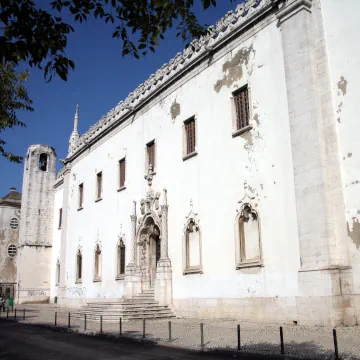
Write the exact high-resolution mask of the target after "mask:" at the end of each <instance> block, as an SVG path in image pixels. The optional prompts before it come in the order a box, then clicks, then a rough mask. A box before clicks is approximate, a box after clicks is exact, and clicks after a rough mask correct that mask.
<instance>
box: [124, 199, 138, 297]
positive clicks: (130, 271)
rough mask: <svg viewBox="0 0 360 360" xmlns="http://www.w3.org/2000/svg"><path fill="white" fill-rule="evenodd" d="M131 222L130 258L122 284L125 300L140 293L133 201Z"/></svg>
mask: <svg viewBox="0 0 360 360" xmlns="http://www.w3.org/2000/svg"><path fill="white" fill-rule="evenodd" d="M130 220H131V249H130V250H131V253H130V255H131V257H130V262H129V263H128V265H127V266H126V269H125V283H124V296H125V297H126V298H130V299H131V298H132V297H134V296H135V295H137V294H138V293H139V292H141V276H140V278H139V274H138V271H137V266H136V235H137V234H136V220H137V216H136V202H135V201H134V209H133V213H132V215H130Z"/></svg>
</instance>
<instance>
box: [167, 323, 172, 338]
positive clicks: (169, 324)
mask: <svg viewBox="0 0 360 360" xmlns="http://www.w3.org/2000/svg"><path fill="white" fill-rule="evenodd" d="M168 326H169V342H171V341H172V337H171V321H169V322H168Z"/></svg>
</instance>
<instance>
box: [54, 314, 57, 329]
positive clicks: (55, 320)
mask: <svg viewBox="0 0 360 360" xmlns="http://www.w3.org/2000/svg"><path fill="white" fill-rule="evenodd" d="M54 323H55V326H56V325H57V312H56V311H55V321H54Z"/></svg>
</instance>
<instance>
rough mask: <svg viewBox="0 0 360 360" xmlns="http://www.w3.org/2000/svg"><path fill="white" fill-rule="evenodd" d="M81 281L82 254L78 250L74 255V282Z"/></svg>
mask: <svg viewBox="0 0 360 360" xmlns="http://www.w3.org/2000/svg"><path fill="white" fill-rule="evenodd" d="M81 279H82V254H81V251H80V249H79V250H78V252H77V255H76V281H77V282H81Z"/></svg>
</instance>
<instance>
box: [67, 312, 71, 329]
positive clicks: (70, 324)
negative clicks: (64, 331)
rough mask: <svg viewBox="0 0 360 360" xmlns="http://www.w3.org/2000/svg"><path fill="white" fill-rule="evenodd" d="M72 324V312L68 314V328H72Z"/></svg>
mask: <svg viewBox="0 0 360 360" xmlns="http://www.w3.org/2000/svg"><path fill="white" fill-rule="evenodd" d="M70 326H71V324H70V313H69V315H68V328H70Z"/></svg>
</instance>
